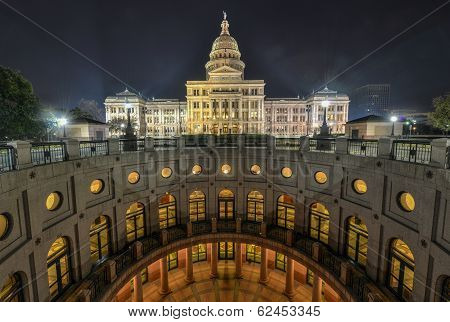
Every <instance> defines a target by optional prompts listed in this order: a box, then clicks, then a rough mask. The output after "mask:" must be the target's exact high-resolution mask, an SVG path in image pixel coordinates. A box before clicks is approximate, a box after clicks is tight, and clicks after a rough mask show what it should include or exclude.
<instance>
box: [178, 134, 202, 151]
mask: <svg viewBox="0 0 450 322" xmlns="http://www.w3.org/2000/svg"><path fill="white" fill-rule="evenodd" d="M183 138H184V146H185V147H187V148H191V147H207V146H208V137H207V136H206V135H187V136H184V137H183Z"/></svg>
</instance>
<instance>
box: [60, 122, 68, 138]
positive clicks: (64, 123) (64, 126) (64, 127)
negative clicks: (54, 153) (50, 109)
mask: <svg viewBox="0 0 450 322" xmlns="http://www.w3.org/2000/svg"><path fill="white" fill-rule="evenodd" d="M58 124H59V126H61V127H62V128H63V137H66V124H67V119H66V118H64V117H63V118H60V119H58Z"/></svg>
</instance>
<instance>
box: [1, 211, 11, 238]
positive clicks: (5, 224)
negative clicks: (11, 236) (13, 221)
mask: <svg viewBox="0 0 450 322" xmlns="http://www.w3.org/2000/svg"><path fill="white" fill-rule="evenodd" d="M9 230H10V223H9V216H8V215H6V214H1V215H0V240H2V239H3V238H5V237H6V235H7V234H8V232H9Z"/></svg>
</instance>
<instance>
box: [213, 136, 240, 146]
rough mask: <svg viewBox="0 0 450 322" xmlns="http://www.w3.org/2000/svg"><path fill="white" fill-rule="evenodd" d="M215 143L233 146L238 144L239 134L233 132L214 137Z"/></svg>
mask: <svg viewBox="0 0 450 322" xmlns="http://www.w3.org/2000/svg"><path fill="white" fill-rule="evenodd" d="M214 144H215V146H216V147H219V148H220V147H228V148H233V147H237V146H238V136H237V135H233V134H225V135H219V136H215V137H214Z"/></svg>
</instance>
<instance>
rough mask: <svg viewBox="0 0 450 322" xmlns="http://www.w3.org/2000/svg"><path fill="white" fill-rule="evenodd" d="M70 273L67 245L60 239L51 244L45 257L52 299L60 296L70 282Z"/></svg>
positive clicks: (64, 240)
mask: <svg viewBox="0 0 450 322" xmlns="http://www.w3.org/2000/svg"><path fill="white" fill-rule="evenodd" d="M70 271H71V264H70V258H69V244H68V241H67V239H66V238H64V237H60V238H58V239H57V240H55V242H54V243H53V244H52V246H51V247H50V250H49V251H48V255H47V273H48V287H49V289H50V296H51V297H52V298H53V299H55V298H57V297H58V296H59V295H61V294H62V293H63V292H64V290H65V289H66V288H67V287H68V286H69V285H70V283H71V282H72V280H71V272H70Z"/></svg>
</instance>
